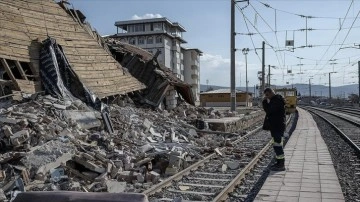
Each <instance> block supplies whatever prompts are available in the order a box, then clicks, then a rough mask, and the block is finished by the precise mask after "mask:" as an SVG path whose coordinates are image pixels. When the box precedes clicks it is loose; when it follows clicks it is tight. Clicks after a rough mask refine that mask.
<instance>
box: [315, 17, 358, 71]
mask: <svg viewBox="0 0 360 202" xmlns="http://www.w3.org/2000/svg"><path fill="white" fill-rule="evenodd" d="M359 14H360V10H359V12H358V13H357V15H356V18H355V19H354V21H353V22H352V24H351V27H353V26H354V24H355V22H356V20H357V19H358V17H359ZM351 27H350V28H351ZM350 32H351V29H349V30H348V32H347V33H346V36H345V38H344V40H343V42H342V45H341V46H340V48H339V49H338V50H337V51H336V52H335V53H334V55H333V56H332V57H331V58H330V60H329V61H331V60H332V59H333V58H334V57H335V56H336V55H337V54H338V53H339V51H340V50H341V48H342V46H343V45H344V43H345V41H346V39H347V37H348V36H349V34H350ZM329 61H328V62H326V64H324V65H323V67H322V68H321V69H320V70H319V71H321V70H323V69H324V67H325V66H326V65H327V64H328V63H329ZM319 71H318V72H319Z"/></svg>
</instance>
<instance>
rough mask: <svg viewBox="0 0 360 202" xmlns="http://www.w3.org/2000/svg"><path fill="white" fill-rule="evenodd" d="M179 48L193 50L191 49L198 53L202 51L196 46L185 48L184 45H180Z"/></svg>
mask: <svg viewBox="0 0 360 202" xmlns="http://www.w3.org/2000/svg"><path fill="white" fill-rule="evenodd" d="M181 49H184V50H193V51H196V52H197V53H199V54H200V55H202V54H203V52H202V51H201V50H200V49H198V48H185V47H181Z"/></svg>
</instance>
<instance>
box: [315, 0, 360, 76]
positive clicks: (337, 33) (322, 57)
mask: <svg viewBox="0 0 360 202" xmlns="http://www.w3.org/2000/svg"><path fill="white" fill-rule="evenodd" d="M353 3H354V0H352V1H351V3H350V5H349V8H348V10H347V11H346V14H345V17H344V18H343V22H342V23H341V24H340V28H339V30H338V31H337V32H336V34H335V36H334V38H333V40H332V41H331V43H330V46H329V47H328V48H327V49H326V50H325V52H324V54H323V55H322V56H321V58H320V60H323V59H324V57H325V55H326V54H327V52H328V51H329V50H330V47H331V45H332V44H333V43H334V42H335V40H336V38H337V36H338V35H339V33H340V31H341V30H342V26H341V25H343V24H344V22H345V20H346V18H347V16H348V14H349V11H350V8H351V7H352V5H353ZM355 19H356V18H355ZM349 30H351V29H349ZM317 66H318V65H316V66H315V67H314V69H316V68H317Z"/></svg>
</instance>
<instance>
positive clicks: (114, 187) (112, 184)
mask: <svg viewBox="0 0 360 202" xmlns="http://www.w3.org/2000/svg"><path fill="white" fill-rule="evenodd" d="M106 187H107V191H108V192H109V193H121V192H124V191H125V189H126V182H118V181H116V180H107V181H106Z"/></svg>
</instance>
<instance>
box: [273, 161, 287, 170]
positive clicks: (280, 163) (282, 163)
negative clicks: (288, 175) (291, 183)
mask: <svg viewBox="0 0 360 202" xmlns="http://www.w3.org/2000/svg"><path fill="white" fill-rule="evenodd" d="M270 170H271V171H284V170H285V159H277V161H276V164H274V165H272V166H271V167H270Z"/></svg>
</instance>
